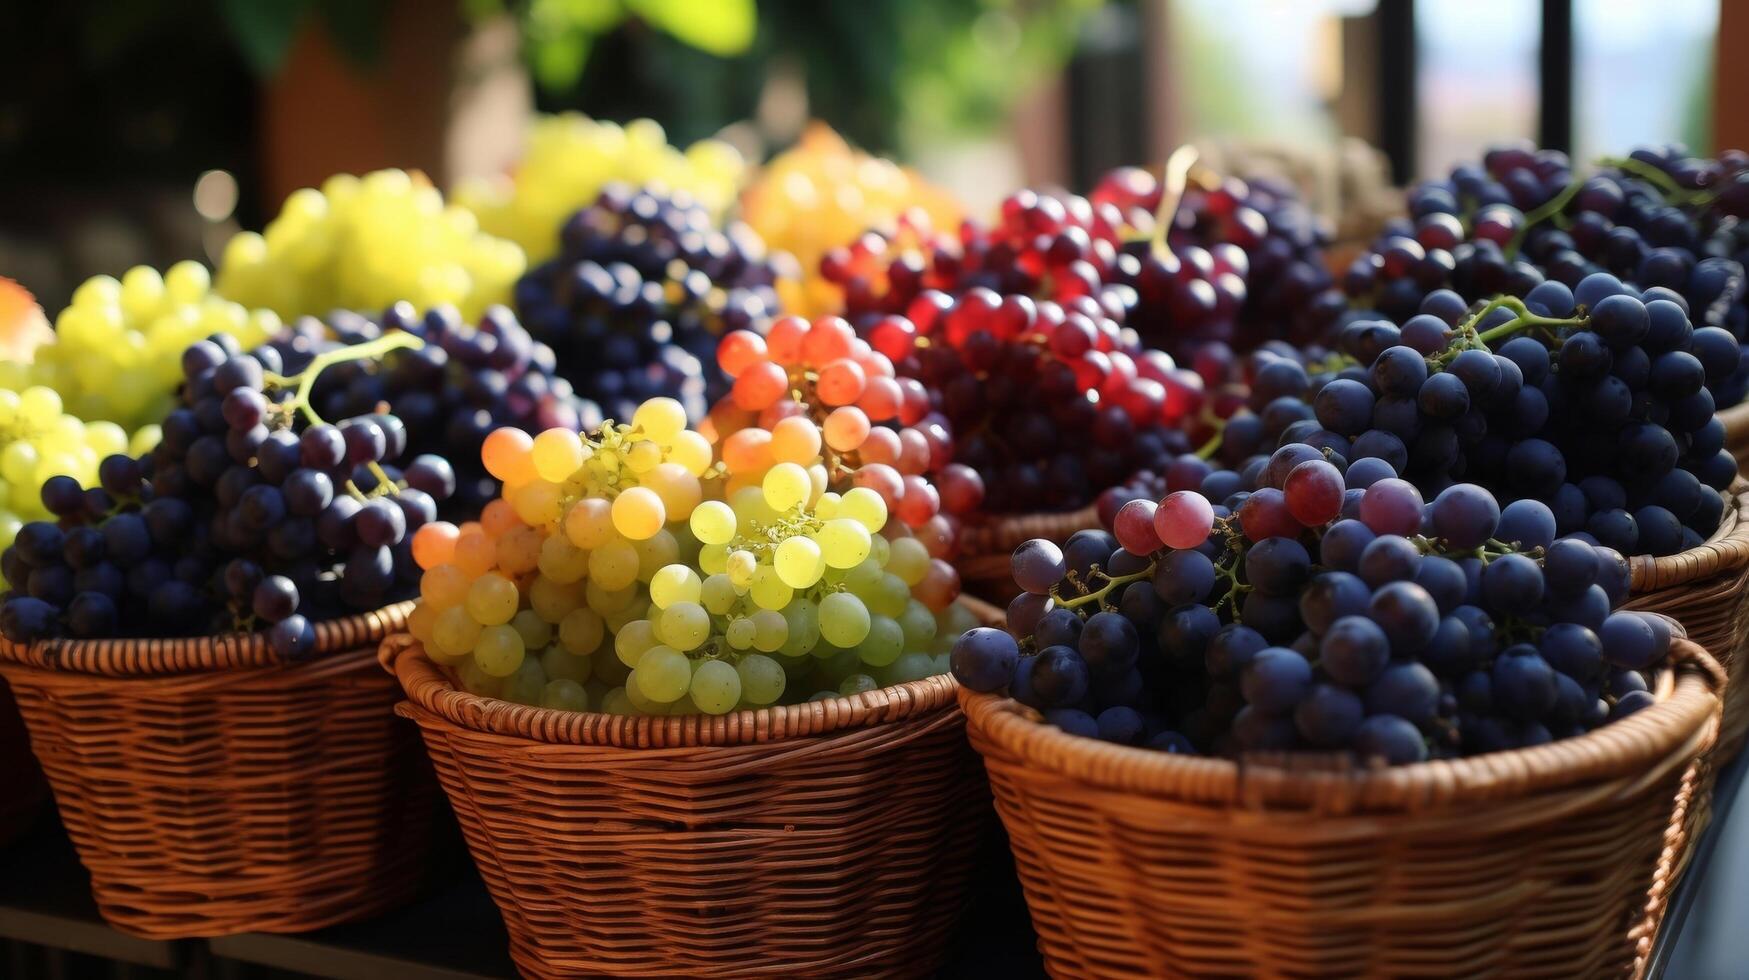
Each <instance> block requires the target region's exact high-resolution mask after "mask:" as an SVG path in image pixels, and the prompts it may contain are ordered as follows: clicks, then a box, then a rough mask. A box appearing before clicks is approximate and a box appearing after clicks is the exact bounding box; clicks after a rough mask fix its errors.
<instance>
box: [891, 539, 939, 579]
mask: <svg viewBox="0 0 1749 980" xmlns="http://www.w3.org/2000/svg"><path fill="white" fill-rule="evenodd" d="M889 548H890V554H889V555H888V557H887V561H886V569H887V571H889V572H892V573H893V574H894V575H897V576H899V579H900V580H901V581H903V582H904V583H905V584H906V585H916V584H917V583H918V582H921V581H923V575H924V573H926V572H928V571H929V549H928V548H925V547H923V542H921V541H919V540H917V539H916V538H900V539H899V540H897V541H894V542H892V544H891V545H889Z"/></svg>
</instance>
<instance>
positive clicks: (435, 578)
mask: <svg viewBox="0 0 1749 980" xmlns="http://www.w3.org/2000/svg"><path fill="white" fill-rule="evenodd" d="M471 584H473V580H472V579H470V578H468V576H467V573H465V572H463V571H462V570H461V569H459V568H457V567H455V566H454V565H439V566H437V567H436V568H432V569H428V570H427V571H426V572H425V574H424V575H421V576H420V577H419V595H420V597H421V598H423V599H424V600H425V601H426V602H428V603H430V604H431V605H432V606H433V607H435V608H436V609H437V610H438V611H439V612H441V611H443V610H445V609H449V608H450V607H452V606H459V605H461V604H462V602H463V601H465V600H466V599H467V597H468V586H469V585H471Z"/></svg>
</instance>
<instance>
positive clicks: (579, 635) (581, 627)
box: [549, 609, 934, 673]
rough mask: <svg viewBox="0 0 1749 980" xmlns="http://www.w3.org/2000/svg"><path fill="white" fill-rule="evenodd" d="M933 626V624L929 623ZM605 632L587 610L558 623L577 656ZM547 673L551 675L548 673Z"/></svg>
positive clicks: (591, 649) (596, 644) (574, 612)
mask: <svg viewBox="0 0 1749 980" xmlns="http://www.w3.org/2000/svg"><path fill="white" fill-rule="evenodd" d="M931 625H932V626H933V625H934V624H933V623H931ZM604 636H606V630H605V628H604V627H603V625H602V622H601V617H600V616H598V615H596V614H595V613H594V612H593V611H591V610H588V609H573V610H571V611H570V612H568V613H566V614H565V618H564V619H562V620H560V621H559V642H560V643H562V644H564V647H565V649H566V650H568V651H570V652H571V653H573V654H576V655H577V656H586V655H588V654H591V653H594V652H595V648H596V647H599V646H601V640H602V638H603V637H604ZM549 673H551V672H550V671H549Z"/></svg>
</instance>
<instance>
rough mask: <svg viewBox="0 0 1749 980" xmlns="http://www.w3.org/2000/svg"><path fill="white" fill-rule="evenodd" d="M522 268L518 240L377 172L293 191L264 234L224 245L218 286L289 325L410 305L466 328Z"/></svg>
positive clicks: (423, 188) (423, 183) (421, 184)
mask: <svg viewBox="0 0 1749 980" xmlns="http://www.w3.org/2000/svg"><path fill="white" fill-rule="evenodd" d="M549 234H550V231H549ZM526 264H527V263H526V260H525V259H524V257H523V253H522V249H521V248H519V247H517V245H516V243H515V242H511V241H506V240H504V239H502V238H498V237H495V236H493V235H490V234H488V233H486V232H484V231H481V230H480V223H479V220H478V219H477V218H475V217H474V213H473V212H472V211H470V210H468V209H467V208H465V207H461V206H459V205H455V204H449V205H446V204H445V203H444V200H443V195H442V194H441V193H440V192H439V191H438V190H437V188H435V187H433V186H431V182H430V180H428V179H427V178H426V177H425V175H424V174H421V173H418V172H413V173H407V172H405V171H401V170H378V171H375V172H374V173H369V174H366V175H365V176H363V177H355V176H352V175H350V174H340V175H337V176H334V177H330V178H328V179H327V180H326V181H324V182H323V183H322V188H321V189H320V190H315V189H312V188H305V189H303V190H300V191H295V192H293V193H292V195H291V196H290V197H287V198H286V200H285V205H284V206H283V207H282V208H281V209H280V212H279V216H278V217H276V218H274V219H273V220H272V221H271V222H269V223H268V225H267V228H266V230H265V231H263V232H262V233H261V234H255V233H253V232H244V233H243V234H240V235H237V236H235V237H233V238H232V239H231V240H230V242H228V243H227V244H226V245H225V253H224V256H223V259H222V261H221V262H220V263H219V276H218V288H219V292H220V293H222V294H223V295H225V296H227V297H229V298H231V299H234V300H237V301H238V302H240V303H243V304H245V305H247V306H250V307H260V308H264V309H270V310H273V311H275V312H277V313H278V314H279V315H280V316H282V317H285V318H287V319H290V318H292V317H298V316H306V315H309V316H326V315H328V314H329V313H331V312H333V311H335V310H356V311H361V312H372V313H374V312H377V311H380V310H384V309H387V308H388V307H389V306H391V305H392V304H394V303H397V302H400V301H402V300H407V301H409V302H411V303H413V305H415V306H417V307H418V308H420V309H422V310H423V309H431V308H433V307H436V306H440V305H443V304H446V303H447V304H450V305H452V306H455V307H457V308H458V309H460V310H461V312H462V316H463V318H464V319H466V320H467V321H468V322H470V323H472V322H475V321H477V320H478V319H479V316H480V314H481V312H483V311H484V310H485V309H486V307H488V306H490V305H492V304H494V303H503V302H507V301H508V300H509V298H510V288H511V286H513V285H514V284H515V283H516V280H517V278H518V277H520V276H521V275H522V273H523V270H524V268H525V267H526Z"/></svg>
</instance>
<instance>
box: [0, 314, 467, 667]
mask: <svg viewBox="0 0 1749 980" xmlns="http://www.w3.org/2000/svg"><path fill="white" fill-rule="evenodd" d="M182 367H183V372H184V376H185V380H184V383H183V386H182V393H181V402H182V404H181V405H180V406H179V407H177V408H175V409H173V410H172V411H171V412H170V413H169V414H168V415H166V416H165V418H164V419H163V422H162V423H161V425H162V429H163V438H162V440H161V442H160V443H159V445H158V447H157V448H156V449H154V450H153V451H152V452H151V453H149V454H147V455H146V456H144V457H141V458H139V459H135V458H132V457H129V456H126V455H116V456H111V457H109V458H107V459H105V460H103V462H102V463H101V464H100V466H99V470H98V472H99V478H100V482H101V486H100V487H94V488H90V489H84V488H81V487H80V486H79V485H78V482H77V481H75V480H73V479H72V478H70V477H56V478H53V479H51V480H49V481H48V482H47V483H45V484H44V486H43V490H42V495H43V503H44V505H45V506H46V507H47V509H48V510H49V511H50V513H52V514H54V515H55V516H56V520H54V521H37V522H33V523H30V524H27V525H25V526H24V527H23V528H21V529H20V531H19V533H18V537H17V539H16V540H15V541H14V543H13V545H12V546H11V547H10V548H8V549H7V550H6V551H5V553H4V555H3V556H0V562H3V563H4V568H5V574H6V579H7V581H8V582H10V583H12V586H13V588H14V590H15V591H14V592H12V593H10V594H8V595H6V596H5V597H4V602H3V605H0V631H3V632H4V634H5V635H6V636H7V638H9V639H11V640H14V641H16V642H21V643H28V642H33V641H36V640H40V639H44V638H47V637H52V636H62V635H65V636H72V637H76V638H80V639H97V638H104V637H144V636H190V635H206V634H212V633H220V632H229V631H233V630H243V631H253V630H257V629H262V630H265V633H266V637H267V640H268V642H269V643H270V644H271V646H272V647H273V649H274V650H275V651H276V652H278V653H279V654H280V655H281V656H284V657H288V658H295V657H300V656H305V655H308V654H309V653H310V652H311V650H312V649H313V647H314V644H315V629H314V625H313V624H314V623H316V622H319V621H322V620H326V619H332V618H336V617H338V616H342V615H345V614H347V613H349V612H356V611H362V610H369V609H375V608H379V607H381V606H383V605H386V604H388V603H391V602H394V601H398V600H400V599H405V598H409V597H411V596H412V595H414V594H415V593H416V591H417V588H418V576H419V569H418V567H417V565H416V564H415V563H414V562H413V560H412V555H411V538H412V535H413V532H415V531H417V530H418V529H419V528H420V527H421V526H423V525H425V524H426V523H429V522H431V521H434V520H436V519H437V508H438V502H439V501H440V500H442V499H444V498H445V497H446V496H447V495H448V494H449V493H450V492H451V490H452V489H453V488H454V485H455V474H454V473H453V471H452V470H451V469H450V466H449V464H448V463H447V462H446V461H445V460H444V459H443V458H442V457H438V456H431V455H422V456H417V457H414V458H411V459H410V460H406V462H405V465H404V468H400V469H396V470H394V471H393V472H392V473H391V472H390V470H389V467H390V466H391V465H392V464H394V463H396V462H399V461H402V460H404V459H406V457H407V454H408V441H409V439H408V436H409V433H408V428H407V426H406V425H405V423H404V422H403V420H401V419H400V418H399V417H397V416H395V415H391V414H388V413H384V412H378V413H372V414H366V415H360V416H356V417H352V418H348V419H345V420H343V421H340V422H338V423H337V424H327V423H316V424H311V423H310V420H309V418H308V417H307V414H306V413H305V412H303V411H302V410H301V409H300V408H299V407H298V406H297V404H296V402H295V396H296V392H297V385H295V384H292V383H286V384H278V383H275V382H276V380H279V378H282V377H283V376H284V375H285V374H286V372H287V371H288V370H290V371H291V373H292V374H294V375H295V374H296V372H297V370H298V369H297V368H296V367H295V365H294V366H291V367H289V368H288V365H287V364H286V363H285V360H284V358H283V357H282V356H281V354H280V351H279V349H278V348H277V347H272V346H269V347H262V348H257V349H256V350H254V351H251V352H249V353H244V352H242V351H241V350H239V349H238V348H237V346H236V343H235V341H234V340H232V339H231V338H229V337H226V336H215V337H213V338H210V339H208V340H203V341H198V342H196V343H195V344H193V345H192V346H190V347H189V348H188V349H187V351H185V352H184V354H183V357H182ZM276 376H278V377H276ZM287 380H288V381H289V380H290V379H287Z"/></svg>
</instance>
